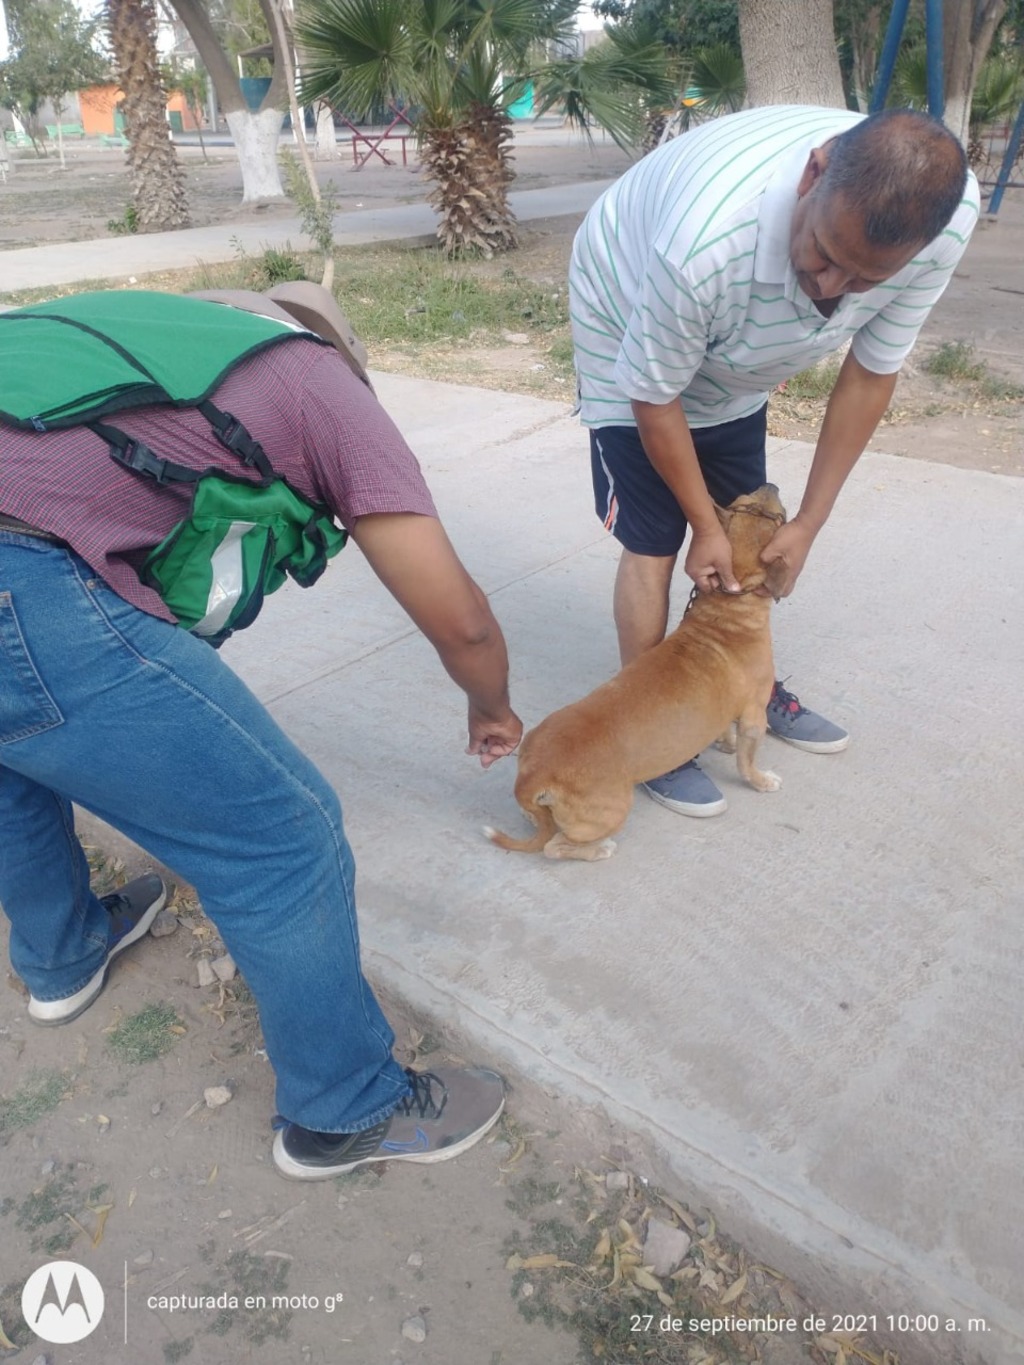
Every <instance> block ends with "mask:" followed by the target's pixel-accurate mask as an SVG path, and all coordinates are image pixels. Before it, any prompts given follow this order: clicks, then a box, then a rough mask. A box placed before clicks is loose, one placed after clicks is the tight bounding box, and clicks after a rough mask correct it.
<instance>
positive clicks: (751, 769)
mask: <svg viewBox="0 0 1024 1365" xmlns="http://www.w3.org/2000/svg"><path fill="white" fill-rule="evenodd" d="M764 730H765V715H764V708H763V707H758V706H752V707H750V708H748V709H747V710H746V711H743V712H742V713H741V715H740V719H739V724H738V726H737V727H736V731H737V733H736V767H737V768H738V769H739V772H740V777H742V778H743V780H744V782H749V783H750V785H751V786H752V787H753V788H754V790H755V791H759V792H777V791H778V790H779V788H780V787H781V786H782V778H781V777H779V776H778V774H777V773H772V772H768V771H765V772H761V771H760V770H759V769H758V768H756V767H755V766H754V758H755V755H756V754H757V746H758V745H759V744H760V743H761V740H762V739H763V738H764Z"/></svg>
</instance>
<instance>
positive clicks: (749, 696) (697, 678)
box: [484, 484, 786, 860]
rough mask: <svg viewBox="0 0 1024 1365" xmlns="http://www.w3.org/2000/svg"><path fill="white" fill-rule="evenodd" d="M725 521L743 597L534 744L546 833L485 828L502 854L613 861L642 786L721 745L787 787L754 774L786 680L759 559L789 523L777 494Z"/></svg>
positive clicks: (698, 612)
mask: <svg viewBox="0 0 1024 1365" xmlns="http://www.w3.org/2000/svg"><path fill="white" fill-rule="evenodd" d="M716 510H717V511H718V517H719V520H720V521H721V523H722V525H723V527H724V528H725V531H726V534H727V535H728V537H729V544H730V546H731V548H732V562H733V571H734V573H735V575H736V578H737V579H738V580H739V583H740V587H741V589H742V592H740V593H725V592H717V593H710V594H705V595H702V596H698V597H696V598H695V600H694V601H693V602H692V605H691V606H690V608H689V609H688V610H687V612H686V615H685V616H684V617H683V619H682V621H681V622H680V624H679V625H678V626H677V627H676V629H675V630H674V631H673V632H672V634H671V635H668V636H666V638H665V639H664V640H663V641H662V642H661V644H659V645H656V646H655V647H654V648H653V649H649V650H647V652H646V653H644V654H641V655H639V656H638V657H637V658H635V659H634V660H632V662H631V663H629V664H627V665H626V667H625V668H624V669H623V670H622V672H621V673H619V674H618V676H617V677H614V678H612V679H611V681H610V682H606V683H604V685H603V686H601V687H599V688H597V689H596V691H594V692H591V693H590V695H589V696H588V697H584V698H583V700H582V701H578V702H574V703H573V704H572V705H571V706H563V707H562V709H561V710H560V711H555V712H554V713H553V714H552V715H550V716H548V718H547V720H544V721H541V723H540V725H538V726H537V727H536V728H535V729H533V730H531V731H530V732H529V734H527V735H526V737H525V739H524V740H523V743H522V748H521V749H520V751H519V773H518V776H517V778H516V786H515V795H516V800H517V801H518V802H519V804H520V806H522V808H523V810H524V811H525V812H526V815H527V817H528V819H530V820H531V821H532V822H533V823H534V824H535V825H536V826H537V833H536V834H535V835H534V836H533V838H532V839H510V838H509V837H508V835H507V834H502V833H501V832H500V831H499V830H495V829H491V828H490V827H489V826H488V827H485V829H484V833H485V834H486V835H487V837H488V838H489V839H491V840H492V841H493V842H494V843H496V844H497V845H498V846H499V847H500V848H507V849H513V850H515V851H517V852H521V853H539V852H540V851H541V849H543V850H544V852H545V854H546V855H547V856H548V857H549V858H585V859H587V860H592V859H596V858H609V857H611V855H612V853H614V851H615V841H614V840H613V839H611V838H609V836H610V835H612V834H615V833H616V832H617V831H618V830H620V829H621V828H622V826H623V825H624V824H625V822H626V817H627V816H628V815H629V811H630V807H631V806H632V804H633V788H634V786H635V785H636V783H637V782H646V781H649V780H650V779H651V778H652V777H658V776H660V775H661V774H662V773H665V772H669V771H671V769H673V768H677V767H678V766H679V765H680V764H681V763H686V762H687V761H688V760H689V759H691V758H693V757H695V755H697V754H699V753H700V751H701V750H702V749H704V748H706V747H707V746H708V745H709V744H710V743H711V742H712V741H713V740H715V739H718V740H719V744H720V747H722V748H724V749H726V750H727V752H729V753H732V752H733V751H735V753H736V764H737V767H738V768H739V771H740V776H741V777H743V778H744V779H745V780H746V781H747V782H749V783H750V785H751V786H752V787H753V788H754V789H755V790H756V791H759V792H770V791H777V790H778V788H779V787H780V786H781V785H782V783H781V781H780V779H779V778H778V777H776V776H775V774H774V773H769V772H759V771H758V769H757V768H755V767H754V755H755V753H756V751H757V746H758V744H759V743H760V740H761V737H762V735H763V734H764V731H765V708H766V707H767V705H768V700H769V697H770V696H771V690H772V682H773V679H774V677H775V671H774V668H773V665H772V641H771V632H770V629H769V620H768V618H769V613H770V611H771V600H770V598H769V597H768V596H767V595H766V594H765V593H764V592H761V593H758V591H757V589H758V588H763V586H764V583H765V575H766V570H765V566H764V565H763V564H762V563H761V559H760V555H761V551H762V550H763V549H764V547H765V546H766V545H767V544H768V542H769V540H771V538H772V536H773V535H774V534H775V531H776V530H777V528H778V527H779V526H781V525H782V523H783V522H784V521H785V519H786V513H785V510H784V509H783V507H782V504H781V503H780V502H779V490H778V489H777V488H776V487H775V486H774V484H766V485H765V486H764V487H763V488H759V489H758V490H757V492H756V493H748V494H745V495H744V496H743V497H740V498H737V499H736V501H735V502H734V503H733V504H732V506H731V507H729V508H728V509H727V510H726V511H723V510H722V509H721V508H718V509H716Z"/></svg>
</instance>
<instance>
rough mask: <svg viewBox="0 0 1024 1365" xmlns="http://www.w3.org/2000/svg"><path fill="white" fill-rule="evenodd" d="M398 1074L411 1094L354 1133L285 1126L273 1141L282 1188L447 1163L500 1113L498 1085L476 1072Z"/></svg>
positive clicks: (488, 1074)
mask: <svg viewBox="0 0 1024 1365" xmlns="http://www.w3.org/2000/svg"><path fill="white" fill-rule="evenodd" d="M405 1074H406V1075H407V1076H408V1078H409V1084H410V1085H411V1086H412V1094H411V1095H407V1096H406V1097H405V1099H403V1100H400V1101H399V1103H398V1107H397V1109H395V1111H394V1113H392V1114H390V1115H389V1116H388V1117H387V1118H386V1119H384V1120H383V1122H382V1123H377V1124H375V1125H374V1126H373V1127H372V1128H366V1129H364V1131H363V1132H361V1133H340V1134H338V1133H316V1132H314V1131H313V1130H312V1129H310V1128H303V1127H301V1126H300V1125H299V1124H297V1123H288V1122H286V1123H285V1125H284V1127H283V1128H282V1129H281V1130H280V1131H279V1132H278V1134H277V1136H276V1137H275V1138H274V1165H275V1166H276V1167H277V1169H278V1170H279V1171H280V1173H281V1174H282V1175H284V1176H287V1177H288V1179H289V1180H327V1179H328V1178H329V1177H330V1176H332V1175H344V1174H345V1172H346V1171H351V1170H354V1169H355V1168H356V1167H357V1166H365V1165H367V1163H369V1162H372V1161H416V1162H423V1163H432V1162H435V1161H448V1160H449V1159H450V1158H451V1157H453V1156H458V1155H459V1153H460V1152H464V1151H466V1150H467V1148H469V1147H472V1146H473V1144H474V1143H475V1142H479V1140H480V1139H481V1138H482V1137H483V1136H484V1134H485V1133H487V1132H489V1131H490V1129H491V1128H493V1127H494V1125H495V1124H496V1123H497V1121H498V1116H499V1115H500V1114H501V1111H502V1109H504V1107H505V1082H504V1081H503V1080H502V1079H501V1077H500V1076H499V1075H498V1073H497V1072H496V1071H488V1070H487V1069H486V1068H485V1067H482V1066H465V1067H455V1066H439V1067H438V1068H437V1070H436V1071H412V1070H407V1071H406V1073H405Z"/></svg>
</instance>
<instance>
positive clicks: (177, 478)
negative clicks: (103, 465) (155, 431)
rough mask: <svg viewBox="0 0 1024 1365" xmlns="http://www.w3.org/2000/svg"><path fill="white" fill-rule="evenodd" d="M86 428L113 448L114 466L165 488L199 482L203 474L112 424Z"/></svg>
mask: <svg viewBox="0 0 1024 1365" xmlns="http://www.w3.org/2000/svg"><path fill="white" fill-rule="evenodd" d="M86 426H87V427H88V428H89V430H90V431H94V432H95V433H96V435H97V436H99V437H101V438H102V439H103V440H104V441H106V443H107V445H108V446H109V447H110V458H111V459H112V460H114V461H115V463H117V464H119V465H121V466H123V468H125V469H130V470H131V471H132V473H133V474H142V475H144V476H145V477H146V478H148V479H153V480H154V481H155V482H156V483H158V484H160V486H161V487H164V486H165V485H166V484H169V483H198V481H199V479H200V478H201V477H202V471H201V470H198V469H189V468H187V466H185V465H183V464H174V463H173V461H171V460H164V459H162V458H161V457H160V456H159V455H157V454H156V452H155V451H152V450H150V448H149V446H147V445H145V444H144V443H143V442H142V441H136V440H134V439H133V438H132V437H131V436H128V435H126V434H125V432H123V431H120V430H119V429H118V428H117V427H112V426H111V425H110V424H109V422H87V423H86Z"/></svg>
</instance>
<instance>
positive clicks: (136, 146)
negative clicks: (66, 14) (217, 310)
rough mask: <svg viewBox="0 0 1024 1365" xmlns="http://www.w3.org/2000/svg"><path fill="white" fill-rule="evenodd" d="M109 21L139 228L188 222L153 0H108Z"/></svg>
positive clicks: (155, 228) (146, 229)
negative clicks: (169, 122)
mask: <svg viewBox="0 0 1024 1365" xmlns="http://www.w3.org/2000/svg"><path fill="white" fill-rule="evenodd" d="M106 21H107V30H108V33H109V35H110V47H111V50H112V52H113V54H114V66H115V69H116V72H117V80H118V84H119V85H120V87H121V90H122V92H123V94H124V105H123V111H124V122H125V134H126V136H127V138H128V152H127V158H128V173H129V176H130V178H131V185H132V208H133V210H134V219H135V225H136V230H137V231H139V232H163V231H164V230H165V229H168V228H182V227H188V224H189V216H188V200H187V199H186V197H185V177H184V173H183V172H182V169H181V166H180V164H179V162H178V157H177V153H176V151H175V149H174V144H173V143H172V142H171V140H170V137H169V135H168V130H167V117H166V109H167V92H166V91H165V89H164V84H163V78H162V76H161V74H160V61H159V58H158V56H157V50H156V5H155V3H154V0H106Z"/></svg>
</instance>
